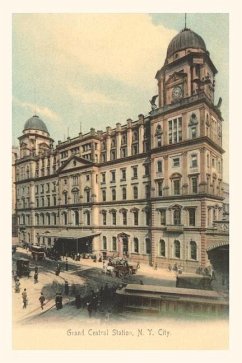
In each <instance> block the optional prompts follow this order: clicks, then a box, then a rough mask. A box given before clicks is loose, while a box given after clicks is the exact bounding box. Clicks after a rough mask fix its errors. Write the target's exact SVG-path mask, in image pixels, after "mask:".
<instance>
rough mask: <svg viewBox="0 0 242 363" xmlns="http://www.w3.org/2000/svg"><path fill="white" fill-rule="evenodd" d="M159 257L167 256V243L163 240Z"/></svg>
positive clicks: (160, 244)
mask: <svg viewBox="0 0 242 363" xmlns="http://www.w3.org/2000/svg"><path fill="white" fill-rule="evenodd" d="M159 255H160V256H162V257H165V256H166V243H165V241H164V240H163V239H161V240H160V241H159Z"/></svg>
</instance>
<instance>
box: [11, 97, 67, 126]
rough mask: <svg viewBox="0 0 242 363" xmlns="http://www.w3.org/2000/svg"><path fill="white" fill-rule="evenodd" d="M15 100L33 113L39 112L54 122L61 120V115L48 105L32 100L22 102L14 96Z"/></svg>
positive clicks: (18, 104) (38, 113)
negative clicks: (31, 101) (36, 103)
mask: <svg viewBox="0 0 242 363" xmlns="http://www.w3.org/2000/svg"><path fill="white" fill-rule="evenodd" d="M13 101H14V103H15V104H16V105H17V106H19V107H21V108H23V109H25V110H27V111H29V112H31V113H32V114H37V115H40V116H42V117H44V118H45V117H46V118H48V119H50V120H51V121H54V122H59V121H61V117H60V116H59V115H58V114H57V113H56V112H54V111H52V110H51V109H49V108H48V107H45V106H39V105H35V104H33V103H30V102H22V101H20V100H19V99H17V98H16V97H14V98H13Z"/></svg>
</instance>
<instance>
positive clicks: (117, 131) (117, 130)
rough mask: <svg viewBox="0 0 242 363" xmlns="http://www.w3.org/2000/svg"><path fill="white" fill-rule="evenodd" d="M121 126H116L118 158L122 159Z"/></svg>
mask: <svg viewBox="0 0 242 363" xmlns="http://www.w3.org/2000/svg"><path fill="white" fill-rule="evenodd" d="M120 131H121V124H120V123H117V124H116V152H117V154H116V158H117V159H120V147H121V133H120Z"/></svg>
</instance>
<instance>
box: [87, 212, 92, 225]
mask: <svg viewBox="0 0 242 363" xmlns="http://www.w3.org/2000/svg"><path fill="white" fill-rule="evenodd" d="M86 221H87V226H90V224H91V215H90V212H89V211H87V212H86Z"/></svg>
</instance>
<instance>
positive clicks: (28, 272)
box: [27, 267, 30, 279]
mask: <svg viewBox="0 0 242 363" xmlns="http://www.w3.org/2000/svg"><path fill="white" fill-rule="evenodd" d="M27 276H28V279H29V278H30V268H29V267H28V268H27Z"/></svg>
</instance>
